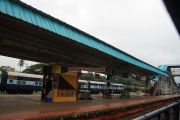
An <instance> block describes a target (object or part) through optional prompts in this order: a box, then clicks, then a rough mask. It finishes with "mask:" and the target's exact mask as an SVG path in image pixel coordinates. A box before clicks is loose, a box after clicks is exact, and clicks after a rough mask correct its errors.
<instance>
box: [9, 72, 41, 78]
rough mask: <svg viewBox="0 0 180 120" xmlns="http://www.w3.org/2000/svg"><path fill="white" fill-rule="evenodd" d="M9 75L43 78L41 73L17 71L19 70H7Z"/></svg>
mask: <svg viewBox="0 0 180 120" xmlns="http://www.w3.org/2000/svg"><path fill="white" fill-rule="evenodd" d="M7 73H8V75H10V76H20V77H30V78H43V76H42V75H35V74H27V73H19V72H7Z"/></svg>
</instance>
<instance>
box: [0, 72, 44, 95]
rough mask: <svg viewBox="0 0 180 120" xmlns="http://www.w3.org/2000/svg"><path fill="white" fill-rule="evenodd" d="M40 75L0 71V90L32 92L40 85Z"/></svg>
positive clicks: (39, 87) (39, 88) (38, 89)
mask: <svg viewBox="0 0 180 120" xmlns="http://www.w3.org/2000/svg"><path fill="white" fill-rule="evenodd" d="M42 78H43V77H42V75H35V74H26V73H19V72H8V71H7V72H6V71H0V91H6V92H7V93H33V91H40V90H41V87H42Z"/></svg>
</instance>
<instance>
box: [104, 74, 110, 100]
mask: <svg viewBox="0 0 180 120" xmlns="http://www.w3.org/2000/svg"><path fill="white" fill-rule="evenodd" d="M111 81H112V75H107V87H106V89H105V91H104V97H106V98H110V97H111V92H112V89H111Z"/></svg>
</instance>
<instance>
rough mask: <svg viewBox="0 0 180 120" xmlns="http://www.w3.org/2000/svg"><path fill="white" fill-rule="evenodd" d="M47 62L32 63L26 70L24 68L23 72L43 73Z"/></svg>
mask: <svg viewBox="0 0 180 120" xmlns="http://www.w3.org/2000/svg"><path fill="white" fill-rule="evenodd" d="M45 65H46V64H42V63H40V64H34V65H31V66H29V67H27V68H26V69H25V70H23V71H22V72H23V73H29V74H38V75H42V74H43V71H42V70H43V66H45Z"/></svg>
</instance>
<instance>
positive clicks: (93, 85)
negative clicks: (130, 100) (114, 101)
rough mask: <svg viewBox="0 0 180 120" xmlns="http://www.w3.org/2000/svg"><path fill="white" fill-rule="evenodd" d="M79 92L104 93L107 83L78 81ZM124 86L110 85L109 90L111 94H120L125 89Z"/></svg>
mask: <svg viewBox="0 0 180 120" xmlns="http://www.w3.org/2000/svg"><path fill="white" fill-rule="evenodd" d="M78 82H79V90H89V91H91V93H99V92H102V93H103V92H104V90H105V89H107V83H106V82H98V81H87V80H79V81H78ZM125 87H126V86H125V85H123V84H117V83H111V87H110V89H111V90H112V93H120V92H121V91H123V90H124V89H125Z"/></svg>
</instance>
